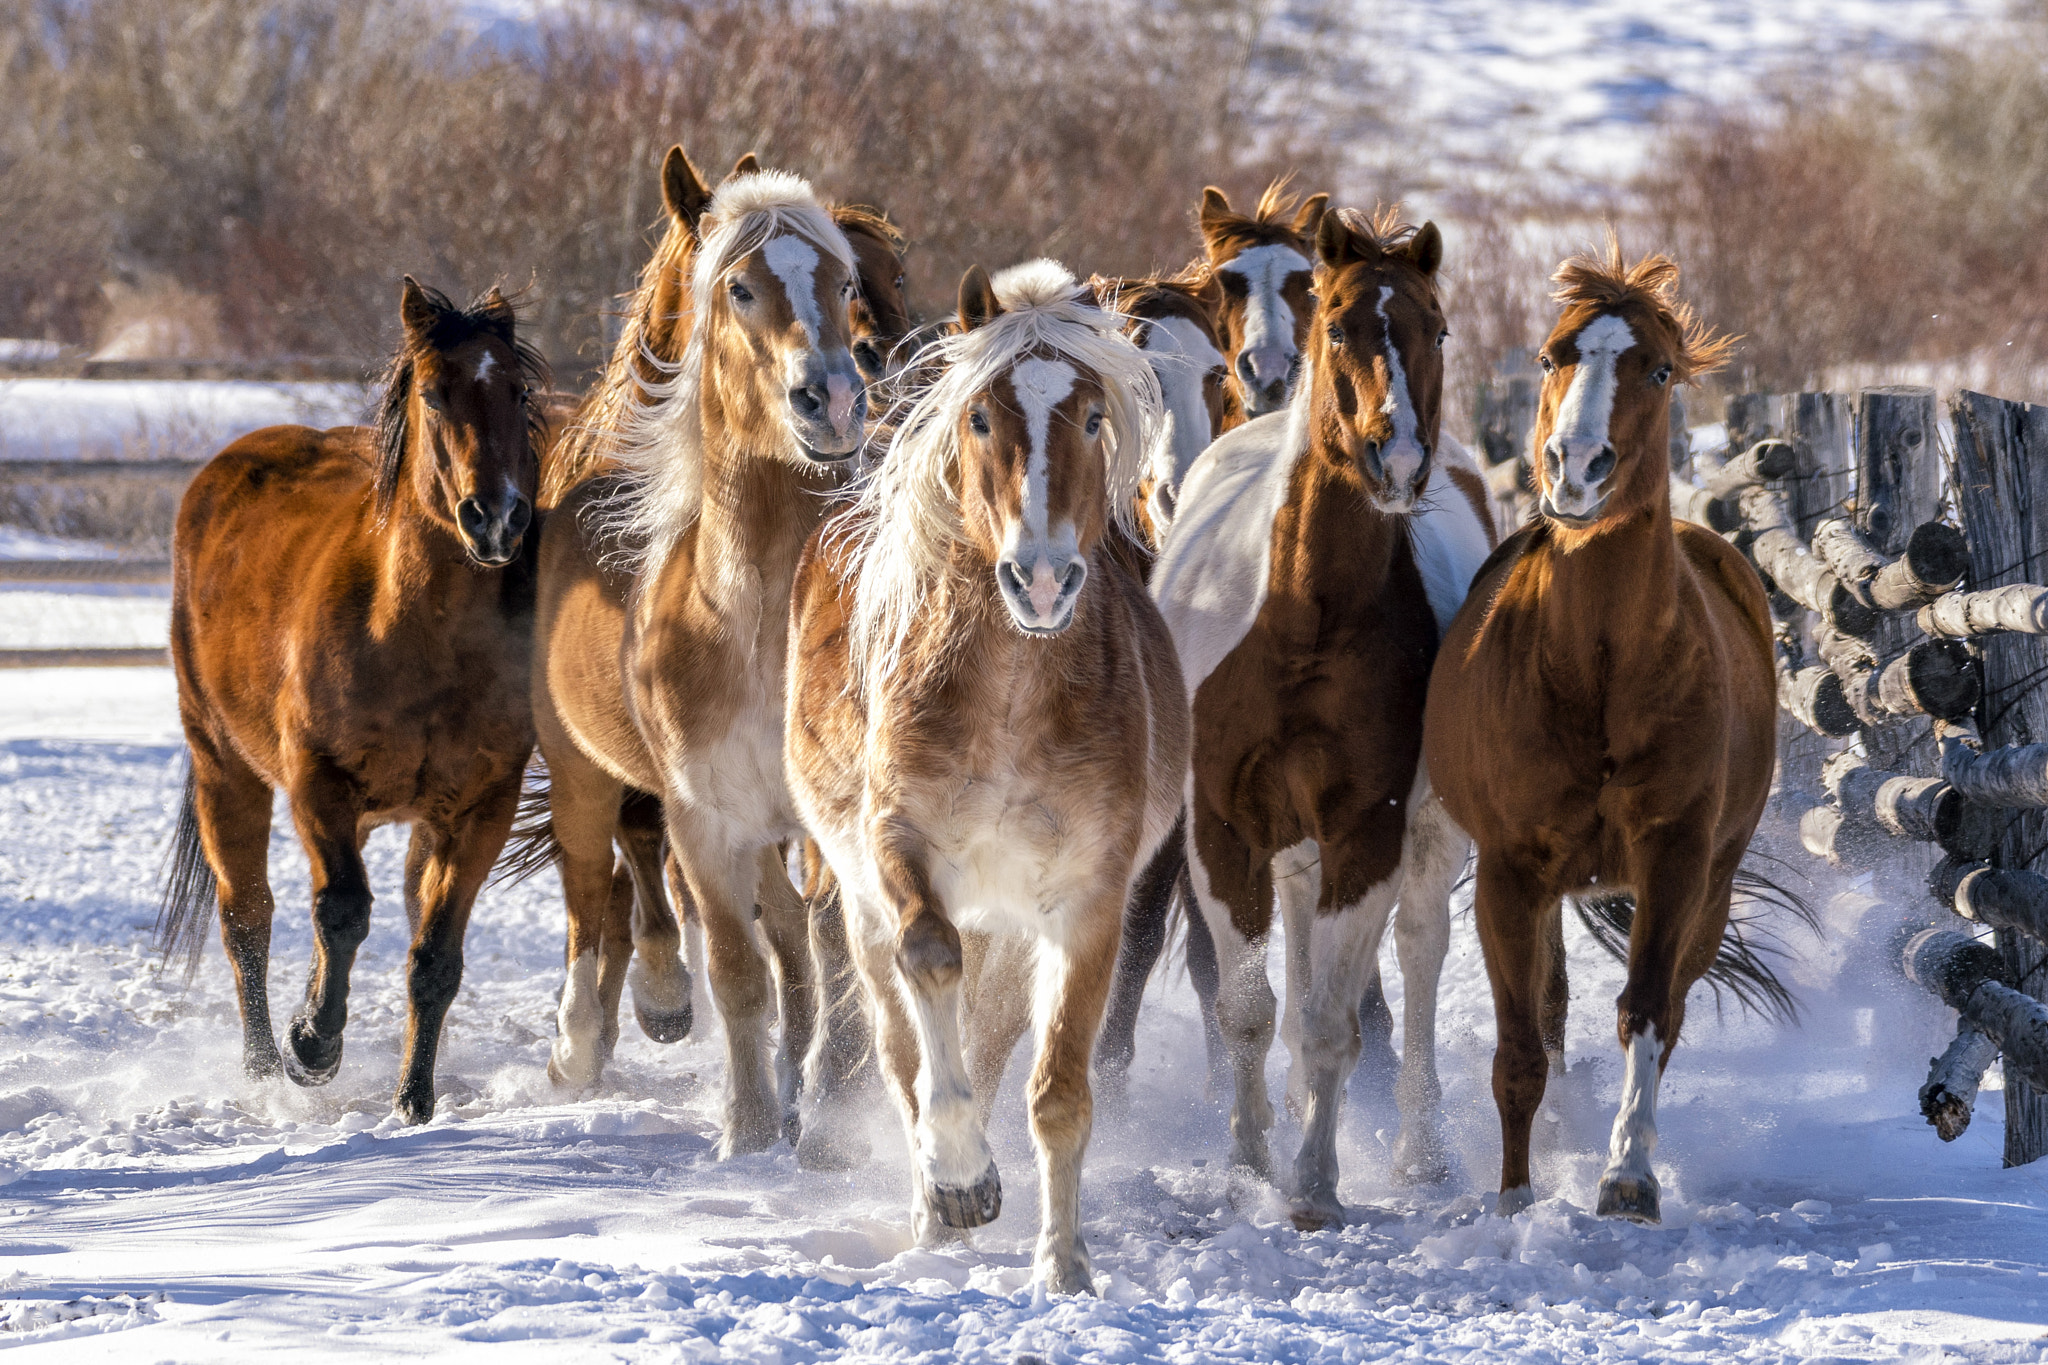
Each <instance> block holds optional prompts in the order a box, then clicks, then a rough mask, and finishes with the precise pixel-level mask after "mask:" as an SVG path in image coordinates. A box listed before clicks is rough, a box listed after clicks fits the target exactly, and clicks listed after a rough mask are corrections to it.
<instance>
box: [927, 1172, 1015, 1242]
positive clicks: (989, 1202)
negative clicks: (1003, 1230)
mask: <svg viewBox="0 0 2048 1365" xmlns="http://www.w3.org/2000/svg"><path fill="white" fill-rule="evenodd" d="M924 1198H925V1203H926V1205H927V1206H928V1207H929V1208H930V1209H931V1212H932V1217H934V1218H936V1219H938V1220H939V1222H940V1224H941V1225H943V1226H945V1227H949V1228H958V1229H966V1228H978V1227H980V1226H981V1225H982V1224H983V1223H993V1222H995V1220H996V1215H997V1214H999V1213H1001V1212H1002V1211H1003V1178H1002V1176H1000V1175H998V1174H997V1173H996V1164H995V1162H993V1161H991V1162H989V1164H988V1169H987V1170H986V1171H983V1172H982V1173H981V1179H979V1180H977V1181H975V1182H974V1183H973V1184H972V1185H969V1186H966V1187H965V1188H962V1187H960V1186H958V1185H941V1184H939V1183H938V1182H937V1181H931V1182H927V1183H926V1185H925V1194H924Z"/></svg>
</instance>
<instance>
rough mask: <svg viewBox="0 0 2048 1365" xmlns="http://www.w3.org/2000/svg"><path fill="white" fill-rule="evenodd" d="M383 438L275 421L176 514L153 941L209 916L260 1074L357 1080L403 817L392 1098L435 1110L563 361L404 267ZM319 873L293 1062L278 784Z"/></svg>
mask: <svg viewBox="0 0 2048 1365" xmlns="http://www.w3.org/2000/svg"><path fill="white" fill-rule="evenodd" d="M400 317H401V320H402V322H403V324H404V339H403V341H402V343H401V345H400V348H399V352H398V355H397V358H396V359H395V360H394V361H393V362H392V365H391V369H390V372H389V374H388V375H387V377H386V380H385V390H384V399H383V416H382V422H381V425H380V427H379V428H378V429H377V430H376V431H371V430H369V429H367V428H363V427H342V428H339V429H337V430H334V431H314V430H312V429H311V428H309V427H269V428H266V429H265V430H263V431H258V432H254V433H252V434H250V435H248V436H244V437H243V438H242V439H240V440H239V441H236V442H235V443H234V444H233V445H231V446H229V447H228V448H227V449H226V450H223V451H222V452H221V453H220V454H218V455H216V456H215V457H214V458H213V460H212V461H211V462H210V463H208V465H207V466H206V468H204V469H203V470H201V471H200V472H199V474H198V476H197V477H196V478H194V479H193V481H192V485H191V487H190V488H188V489H187V490H186V492H185V498H184V501H183V502H182V503H181V504H180V505H179V508H178V534H177V541H176V564H175V578H174V582H173V587H172V596H171V660H172V663H173V665H174V666H175V668H176V669H177V674H178V714H179V718H180V719H181V720H182V721H183V723H184V727H185V739H186V743H187V744H188V745H189V746H190V749H191V759H192V767H191V771H190V773H189V774H188V775H187V777H186V782H185V795H184V804H183V807H182V809H181V811H180V813H179V817H178V828H177V833H176V836H175V843H174V845H173V850H172V853H173V857H172V864H171V876H170V881H169V884H168V886H167V887H166V889H165V895H164V907H163V913H162V916H161V918H160V920H159V923H158V931H159V936H160V938H161V940H162V942H163V944H164V946H165V947H166V949H169V948H170V947H172V946H174V945H176V944H178V943H179V942H181V941H183V942H185V943H188V944H189V945H190V950H191V951H192V952H193V953H194V954H195V955H196V954H197V952H198V950H199V944H200V941H201V936H202V935H203V934H204V932H205V929H206V922H207V920H208V919H209V918H211V914H212V910H213V906H214V903H215V901H216V899H218V902H219V905H220V919H221V938H222V940H223V942H224V943H225V944H226V946H227V954H228V962H229V965H230V966H232V967H233V969H234V974H235V990H236V995H237V997H238V1000H239V1003H240V1005H241V1011H242V1058H243V1065H244V1067H245V1068H246V1069H247V1070H248V1072H249V1073H250V1074H251V1075H254V1076H268V1075H274V1074H276V1073H277V1072H278V1071H279V1070H283V1071H284V1072H285V1074H286V1075H288V1076H290V1077H291V1078H292V1079H293V1080H294V1081H297V1082H298V1083H299V1084H301V1085H320V1084H323V1083H325V1082H326V1081H328V1080H329V1079H331V1078H332V1077H333V1076H334V1073H335V1071H336V1069H337V1068H339V1067H340V1065H341V1047H342V1030H343V1028H344V1026H345V1025H346V1024H347V1022H348V982H349V972H350V969H351V967H352V966H353V965H354V962H355V955H356V949H357V948H358V947H359V946H360V945H361V944H362V941H363V939H364V937H365V936H366V935H367V934H368V933H369V931H370V882H369V876H368V874H367V873H366V871H365V870H364V867H363V858H362V849H363V841H364V839H365V838H366V837H367V836H368V835H369V832H370V830H371V829H372V828H374V827H375V826H377V825H381V824H390V823H393V822H399V821H409V822H411V824H412V842H411V845H410V847H409V849H408V850H407V853H406V859H405V909H406V914H407V916H408V917H409V918H410V919H411V921H412V928H413V944H412V951H411V953H410V955H409V957H408V961H407V973H408V980H407V986H408V991H409V995H410V1005H411V1012H410V1017H409V1019H408V1021H407V1024H406V1031H405V1059H404V1070H403V1073H402V1075H401V1077H400V1079H399V1083H398V1091H397V1095H396V1097H395V1099H394V1101H393V1106H394V1108H395V1109H396V1111H397V1113H398V1115H399V1116H400V1117H401V1118H403V1119H404V1120H405V1121H407V1122H408V1123H423V1122H425V1121H426V1120H427V1119H429V1118H431V1117H432V1116H433V1113H434V1055H435V1051H436V1049H437V1048H438V1046H439V1043H440V1037H441V1023H442V1021H443V1019H444V1018H446V1016H447V1013H448V1007H449V1005H450V1004H451V1003H452V1002H453V1001H454V999H455V992H456V988H457V987H458V986H459V985H460V984H461V981H462V941H463V935H464V931H465V929H466V928H467V926H468V923H469V912H470V907H471V905H472V903H473V902H474V901H475V899H476V895H477V891H478V889H479V888H480V887H481V886H482V885H483V883H484V878H485V876H486V874H488V873H489V871H490V869H491V865H492V864H493V863H494V862H496V861H497V858H498V852H499V850H500V849H501V848H502V847H503V846H504V843H505V835H506V832H507V831H508V830H509V829H510V828H511V825H512V816H513V812H514V810H515V809H516V807H517V805H518V801H519V780H520V773H521V771H522V770H523V769H524V768H525V766H526V759H527V755H528V754H529V753H531V752H532V749H533V721H532V711H531V708H530V706H529V704H528V701H527V688H528V682H527V676H528V663H527V659H528V650H529V639H530V636H531V632H532V627H533V591H534V565H535V555H534V552H533V544H532V538H531V537H529V536H528V535H527V528H528V526H529V524H530V522H531V520H532V516H533V506H534V497H535V493H536V491H537V485H538V483H539V478H540V469H539V455H540V440H541V432H542V427H541V424H540V422H539V420H538V418H537V414H536V413H535V411H534V409H533V408H532V406H531V405H529V403H528V401H527V399H528V394H529V392H530V390H532V389H534V388H538V387H543V386H544V385H543V376H544V374H545V369H546V367H545V366H544V365H543V364H542V363H541V360H540V357H539V356H538V355H537V354H536V353H534V352H533V351H532V350H530V349H529V348H528V347H527V346H526V345H525V344H524V343H522V342H521V341H520V340H519V339H518V337H517V335H516V331H515V325H514V317H513V309H512V305H511V304H510V303H508V302H507V301H506V300H505V298H504V297H503V296H502V295H500V294H499V293H498V291H497V290H495V289H493V290H491V291H490V292H489V293H488V294H486V295H484V296H483V297H482V298H481V299H478V300H477V301H476V302H474V303H472V304H471V305H470V306H469V307H467V308H458V307H456V306H455V305H453V304H451V303H450V302H449V301H448V300H447V299H446V298H443V297H442V296H441V295H440V294H437V293H435V292H434V291H433V290H431V289H423V288H421V287H420V286H419V285H418V284H417V283H415V282H414V281H413V279H412V277H411V276H407V277H406V280H405V286H404V291H403V294H402V296H401V302H400ZM280 787H281V788H283V789H284V790H285V792H286V794H287V796H288V798H289V800H290V804H291V813H292V822H293V824H295V825H296V826H297V827H298V831H299V838H300V840H301V841H302V842H303V843H304V844H305V847H306V855H307V857H308V859H309V860H310V861H311V863H312V865H313V866H312V870H313V929H314V948H313V952H314V957H313V971H312V977H311V979H310V980H309V981H308V983H307V986H306V1003H305V1005H304V1007H303V1008H301V1009H300V1010H299V1012H298V1013H297V1014H295V1015H293V1016H292V1021H291V1027H290V1029H289V1030H288V1031H287V1034H286V1040H285V1041H286V1045H287V1050H286V1052H285V1053H284V1055H283V1056H282V1057H280V1056H279V1053H278V1048H277V1042H276V1040H275V1037H274V1036H273V1034H272V1032H271V1021H270V998H269V991H268V985H267V978H268V974H269V965H270V921H271V914H272V909H273V906H272V902H271V895H270V881H269V872H268V863H269V853H270V811H271V793H272V791H273V790H274V789H276V788H280Z"/></svg>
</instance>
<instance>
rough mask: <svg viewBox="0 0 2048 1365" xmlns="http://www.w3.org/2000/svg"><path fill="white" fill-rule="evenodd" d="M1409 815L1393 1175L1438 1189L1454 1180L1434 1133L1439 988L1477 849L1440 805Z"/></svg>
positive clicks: (1397, 927)
mask: <svg viewBox="0 0 2048 1365" xmlns="http://www.w3.org/2000/svg"><path fill="white" fill-rule="evenodd" d="M1409 810H1410V814H1409V818H1408V831H1407V835H1406V847H1405V849H1404V850H1403V852H1402V855H1401V900H1400V909H1398V910H1396V911H1395V912H1394V952H1395V954H1396V956H1397V957H1398V958H1399V959H1400V962H1401V1072H1400V1078H1399V1079H1398V1080H1396V1081H1395V1082H1394V1103H1395V1104H1396V1106H1398V1107H1399V1109H1400V1111H1401V1136H1400V1137H1399V1138H1398V1139H1397V1140H1396V1141H1395V1143H1394V1163H1393V1168H1394V1176H1395V1178H1396V1179H1399V1180H1406V1181H1412V1182H1435V1181H1438V1180H1442V1179H1444V1178H1445V1177H1446V1176H1448V1175H1449V1174H1450V1165H1449V1163H1448V1161H1447V1160H1446V1159H1445V1156H1444V1145H1443V1138H1442V1136H1441V1134H1440V1133H1439V1131H1438V1125H1437V1117H1438V1112H1439V1110H1440V1109H1441V1108H1442V1105H1443V1087H1442V1086H1441V1085H1440V1084H1439V1083H1438V1081H1437V1074H1436V996H1437V985H1438V982H1439V981H1440V980H1441V979H1442V977H1443V969H1444V955H1445V954H1446V953H1448V952H1449V951H1450V946H1451V887H1452V886H1453V885H1454V884H1456V882H1457V880H1458V873H1459V872H1461V871H1463V870H1464V867H1465V855H1466V853H1467V852H1468V851H1470V849H1471V847H1472V842H1471V840H1469V839H1467V838H1466V837H1465V832H1464V831H1463V830H1461V829H1459V828H1458V827H1457V826H1456V825H1455V824H1453V823H1452V821H1451V818H1450V816H1449V815H1448V814H1447V813H1445V811H1444V808H1443V803H1442V802H1440V801H1438V800H1437V799H1436V798H1435V797H1433V796H1426V797H1424V798H1423V799H1422V800H1420V801H1417V802H1415V803H1413V804H1412V805H1411V806H1410V807H1409Z"/></svg>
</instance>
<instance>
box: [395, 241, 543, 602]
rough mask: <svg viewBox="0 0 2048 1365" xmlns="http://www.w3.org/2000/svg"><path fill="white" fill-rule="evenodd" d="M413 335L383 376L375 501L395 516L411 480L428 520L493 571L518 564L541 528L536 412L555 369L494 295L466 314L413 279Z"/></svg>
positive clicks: (408, 313) (407, 305) (409, 332)
mask: <svg viewBox="0 0 2048 1365" xmlns="http://www.w3.org/2000/svg"><path fill="white" fill-rule="evenodd" d="M399 317H400V321H401V322H402V324H403V327H404V337H403V340H402V341H401V343H400V345H399V350H398V354H397V356H396V357H395V358H394V359H393V361H392V365H391V370H390V372H389V374H388V376H387V378H386V384H385V396H384V403H383V415H382V421H381V423H380V426H379V445H380V452H379V459H378V464H377V471H376V479H375V484H374V494H375V498H376V508H377V512H378V515H379V516H380V517H387V518H388V517H389V516H390V514H391V512H392V509H393V507H394V506H395V505H396V503H397V501H398V497H399V493H400V492H401V487H402V481H403V480H405V479H406V478H407V477H408V476H409V478H410V487H411V492H412V495H413V500H414V502H415V503H416V505H417V507H418V508H419V510H420V511H421V513H422V514H424V515H425V516H427V517H428V518H429V519H431V520H433V521H436V522H439V523H440V524H442V525H443V526H446V527H448V528H449V529H451V530H453V531H454V533H455V535H456V536H457V538H458V539H459V540H460V541H461V543H462V547H463V550H464V551H465V552H466V553H467V554H468V556H469V558H470V559H471V560H472V561H473V562H475V563H476V564H478V565H481V566H483V567H486V568H496V567H499V566H502V565H505V564H509V563H511V562H512V561H513V560H514V559H515V558H517V557H518V554H519V547H520V543H521V541H522V540H523V539H524V537H525V535H526V530H527V528H528V526H530V525H531V524H532V521H533V503H534V496H535V494H536V493H537V491H538V488H537V485H538V483H539V478H540V458H539V451H540V446H541V442H542V440H543V439H544V429H543V425H542V421H541V415H540V413H539V412H538V410H537V409H536V408H535V407H533V406H532V405H531V404H529V402H528V398H529V396H530V395H531V393H532V392H533V391H534V390H535V389H538V388H544V387H545V386H546V365H545V364H544V363H543V362H542V360H541V358H540V356H539V354H538V353H536V352H535V351H534V350H533V349H532V348H531V347H529V346H527V345H526V344H525V343H524V342H521V341H520V340H519V339H518V335H517V331H516V322H517V317H516V314H515V310H514V308H513V305H512V302H511V301H510V300H509V299H507V298H506V297H505V296H504V295H503V294H502V293H500V292H499V291H498V290H497V288H495V287H493V288H492V289H491V290H490V291H489V292H487V293H485V294H484V295H482V296H481V297H479V298H478V299H477V300H476V301H475V302H473V303H471V304H470V305H469V306H468V307H467V308H461V307H458V306H456V305H455V304H454V303H452V302H450V301H449V299H448V297H447V296H446V295H444V294H442V293H440V292H439V291H438V290H434V289H429V288H427V287H426V286H424V285H422V284H420V283H419V281H417V280H415V279H414V278H413V277H412V276H410V275H407V276H406V277H405V283H404V285H403V286H402V288H401V290H400V296H399Z"/></svg>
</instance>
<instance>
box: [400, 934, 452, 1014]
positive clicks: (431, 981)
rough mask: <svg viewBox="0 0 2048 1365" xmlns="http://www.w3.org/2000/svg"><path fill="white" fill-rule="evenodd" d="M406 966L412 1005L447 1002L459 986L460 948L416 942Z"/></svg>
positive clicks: (442, 1003) (444, 1003)
mask: <svg viewBox="0 0 2048 1365" xmlns="http://www.w3.org/2000/svg"><path fill="white" fill-rule="evenodd" d="M406 967H407V970H406V982H407V985H408V987H409V988H410V990H411V993H412V999H413V1003H414V1004H415V1005H446V1004H447V1003H448V1002H449V1001H451V1000H453V999H454V998H455V993H456V991H458V990H460V989H461V988H462V950H461V949H460V948H452V949H451V948H447V947H443V946H441V945H439V944H432V943H416V944H414V945H413V948H412V952H411V953H410V954H409V955H408V960H407V964H406Z"/></svg>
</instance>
